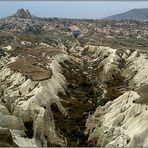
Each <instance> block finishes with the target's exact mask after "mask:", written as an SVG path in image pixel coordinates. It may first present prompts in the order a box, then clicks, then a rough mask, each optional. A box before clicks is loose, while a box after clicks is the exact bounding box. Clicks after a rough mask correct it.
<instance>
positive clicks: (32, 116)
mask: <svg viewBox="0 0 148 148" xmlns="http://www.w3.org/2000/svg"><path fill="white" fill-rule="evenodd" d="M68 59H69V58H68V56H67V55H65V54H63V53H61V54H59V55H56V56H54V57H53V59H52V62H51V64H50V68H51V70H52V73H53V75H52V77H51V78H50V79H47V80H43V81H32V80H31V79H27V78H26V77H25V76H22V74H21V73H17V72H12V71H11V70H10V69H9V68H7V67H3V68H2V69H1V70H0V79H1V81H5V82H3V83H2V86H3V87H4V88H5V90H4V94H5V98H7V100H6V101H7V102H9V103H10V104H8V106H9V111H11V114H13V115H15V116H17V117H19V118H20V119H22V120H23V122H33V124H34V127H33V128H34V138H35V142H36V144H37V145H38V146H47V144H46V143H47V142H51V143H54V144H57V145H61V146H65V145H66V139H64V138H61V137H59V135H57V133H56V132H55V125H54V119H53V115H52V111H51V109H50V105H51V104H53V103H55V104H57V106H58V108H59V110H60V111H61V112H62V113H63V114H64V115H67V112H66V110H65V108H64V107H63V106H62V104H61V102H60V98H59V97H58V96H57V95H58V92H63V93H65V88H66V79H65V77H64V76H63V75H62V68H61V66H60V64H59V63H60V62H63V61H64V60H68ZM7 83H9V85H8V84H7ZM1 111H2V113H5V114H7V110H6V109H5V108H4V107H2V108H1ZM10 123H11V122H10ZM45 137H46V138H45ZM21 140H25V139H24V138H23V137H19V136H18V137H17V140H16V143H18V144H19V145H20V146H21V145H23V143H22V144H21ZM26 142H29V140H27V139H26ZM24 145H25V143H24ZM30 146H31V145H30Z"/></svg>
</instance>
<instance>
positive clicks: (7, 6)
mask: <svg viewBox="0 0 148 148" xmlns="http://www.w3.org/2000/svg"><path fill="white" fill-rule="evenodd" d="M20 8H25V9H29V11H30V12H31V14H33V15H36V16H40V17H62V18H88V19H99V18H103V17H107V16H110V15H113V14H118V13H122V12H125V11H128V10H130V9H133V8H148V1H147V2H146V1H126V2H125V1H124V2H123V1H71V2H70V1H42V2H41V1H34V2H33V1H26V2H25V1H0V17H6V16H10V15H12V14H14V13H15V12H16V10H17V9H20Z"/></svg>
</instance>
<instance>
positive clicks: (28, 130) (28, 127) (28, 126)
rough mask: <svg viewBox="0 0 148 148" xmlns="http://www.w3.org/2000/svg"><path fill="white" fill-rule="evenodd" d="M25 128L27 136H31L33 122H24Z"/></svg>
mask: <svg viewBox="0 0 148 148" xmlns="http://www.w3.org/2000/svg"><path fill="white" fill-rule="evenodd" d="M24 125H25V128H26V131H25V133H26V135H27V137H28V138H33V122H32V121H29V122H24Z"/></svg>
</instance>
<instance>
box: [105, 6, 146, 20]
mask: <svg viewBox="0 0 148 148" xmlns="http://www.w3.org/2000/svg"><path fill="white" fill-rule="evenodd" d="M104 19H107V20H123V19H124V20H140V21H147V20H148V9H146V8H142V9H132V10H129V11H127V12H124V13H121V14H116V15H112V16H109V17H106V18H104Z"/></svg>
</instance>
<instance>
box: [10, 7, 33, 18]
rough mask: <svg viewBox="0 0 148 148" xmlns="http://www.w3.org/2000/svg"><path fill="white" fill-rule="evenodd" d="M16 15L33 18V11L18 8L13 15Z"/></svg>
mask: <svg viewBox="0 0 148 148" xmlns="http://www.w3.org/2000/svg"><path fill="white" fill-rule="evenodd" d="M13 16H14V17H17V18H22V19H31V18H32V16H31V13H30V12H29V10H28V9H26V10H25V9H18V10H17V12H16V13H15V14H14V15H13Z"/></svg>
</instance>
